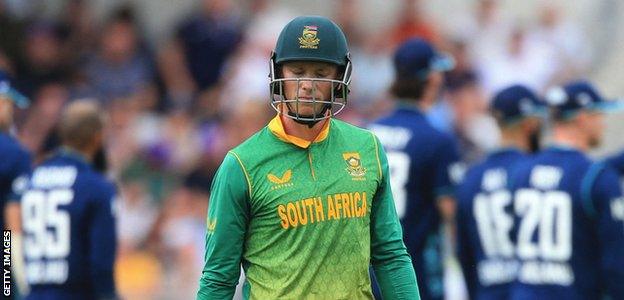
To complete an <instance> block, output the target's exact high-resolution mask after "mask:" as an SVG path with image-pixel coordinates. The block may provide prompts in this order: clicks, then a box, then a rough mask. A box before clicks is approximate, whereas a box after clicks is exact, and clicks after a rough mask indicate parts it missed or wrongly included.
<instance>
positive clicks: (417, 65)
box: [394, 38, 455, 79]
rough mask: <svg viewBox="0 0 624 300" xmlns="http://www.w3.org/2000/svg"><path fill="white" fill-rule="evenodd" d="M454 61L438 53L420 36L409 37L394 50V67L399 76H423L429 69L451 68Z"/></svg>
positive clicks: (425, 75)
mask: <svg viewBox="0 0 624 300" xmlns="http://www.w3.org/2000/svg"><path fill="white" fill-rule="evenodd" d="M454 66H455V61H454V60H453V58H451V57H450V56H448V55H443V54H441V53H438V52H437V51H436V50H435V49H434V48H433V46H432V45H431V44H429V43H428V42H427V41H425V40H423V39H420V38H413V39H409V40H407V41H406V42H404V43H403V44H401V45H400V46H399V48H398V49H397V50H396V51H395V52H394V69H395V71H396V75H397V77H400V78H421V79H422V78H425V77H427V75H429V73H430V72H431V71H439V72H444V71H448V70H451V69H453V67H454Z"/></svg>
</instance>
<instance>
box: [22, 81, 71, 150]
mask: <svg viewBox="0 0 624 300" xmlns="http://www.w3.org/2000/svg"><path fill="white" fill-rule="evenodd" d="M68 96H69V92H68V89H67V87H66V86H64V85H62V84H59V83H49V84H45V85H43V86H42V87H41V88H39V90H38V91H37V93H36V94H35V95H34V97H33V98H32V100H33V101H32V102H33V106H32V107H31V108H30V109H29V110H28V115H27V117H26V120H25V121H24V124H23V125H22V128H21V130H20V140H21V141H22V142H23V143H24V145H25V146H26V147H27V148H28V149H29V150H31V151H32V152H33V154H34V155H33V156H34V158H35V159H34V160H35V162H38V161H39V160H41V159H42V158H43V155H45V154H46V153H45V150H47V149H46V148H44V147H43V146H44V142H45V141H46V139H47V138H48V135H49V134H50V133H51V131H52V130H53V129H54V128H55V126H56V124H57V122H58V119H59V117H60V113H61V109H62V108H63V105H64V104H65V103H66V102H67V99H68Z"/></svg>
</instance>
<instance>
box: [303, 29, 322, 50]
mask: <svg viewBox="0 0 624 300" xmlns="http://www.w3.org/2000/svg"><path fill="white" fill-rule="evenodd" d="M317 31H318V26H303V33H302V34H301V37H300V38H299V48H303V49H318V45H319V42H320V41H321V40H320V39H319V38H317V37H316V33H317Z"/></svg>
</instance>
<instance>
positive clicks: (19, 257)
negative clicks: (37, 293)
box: [4, 151, 32, 294]
mask: <svg viewBox="0 0 624 300" xmlns="http://www.w3.org/2000/svg"><path fill="white" fill-rule="evenodd" d="M31 161H32V160H31V156H30V154H29V153H28V152H26V151H24V152H21V153H20V155H18V156H17V157H16V158H15V169H14V171H13V174H14V179H13V182H12V184H11V193H10V194H9V196H8V202H7V203H6V206H5V208H4V219H5V220H6V222H5V226H6V227H7V229H8V230H11V238H12V239H13V244H12V245H13V249H12V252H13V253H12V254H13V255H12V256H11V263H12V264H13V265H12V269H13V271H14V277H15V281H16V283H17V287H18V289H19V291H20V293H22V294H27V293H28V283H27V281H26V268H25V267H24V253H23V249H22V219H21V205H20V199H21V198H22V194H23V193H24V191H25V189H26V186H27V184H28V175H29V174H30V171H31V167H32V165H31Z"/></svg>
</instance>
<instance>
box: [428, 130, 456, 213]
mask: <svg viewBox="0 0 624 300" xmlns="http://www.w3.org/2000/svg"><path fill="white" fill-rule="evenodd" d="M434 153H435V154H434V157H433V158H432V161H433V174H434V194H435V197H436V201H437V206H438V210H439V211H440V215H441V216H442V218H443V219H444V220H445V221H446V222H450V221H452V220H453V218H454V216H455V210H456V204H455V198H454V193H455V185H456V184H457V183H458V182H459V181H460V177H461V174H459V173H461V170H460V163H459V152H458V150H457V146H456V145H455V143H454V142H453V140H452V139H451V138H450V137H449V138H448V139H444V140H443V142H441V143H440V145H439V146H438V147H437V149H436V151H435V152H434Z"/></svg>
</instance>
